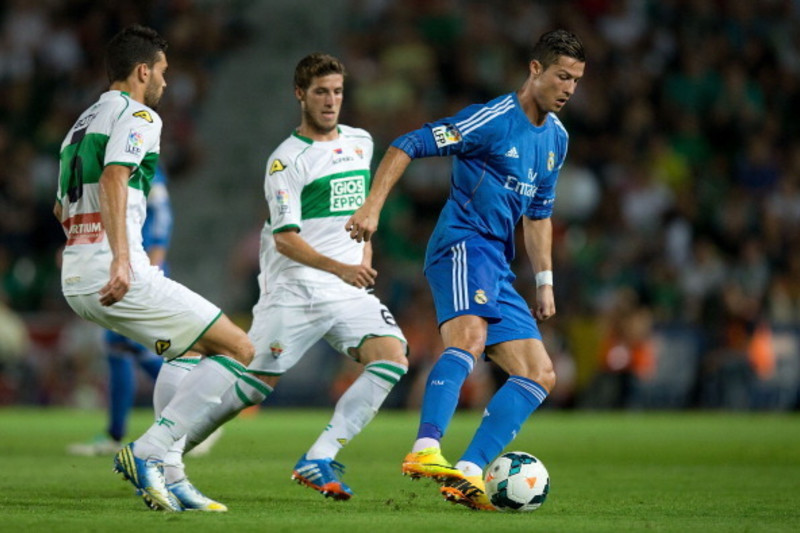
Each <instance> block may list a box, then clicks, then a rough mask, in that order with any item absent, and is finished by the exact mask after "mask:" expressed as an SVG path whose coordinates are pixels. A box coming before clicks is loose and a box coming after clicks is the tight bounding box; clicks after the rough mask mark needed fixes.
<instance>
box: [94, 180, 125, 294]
mask: <svg viewBox="0 0 800 533" xmlns="http://www.w3.org/2000/svg"><path fill="white" fill-rule="evenodd" d="M130 175H131V169H130V167H126V166H123V165H108V166H106V167H105V169H103V173H102V174H101V175H100V218H101V220H102V222H103V228H104V229H105V232H106V238H107V239H108V245H109V247H110V248H111V254H112V257H113V259H112V260H111V268H110V269H109V280H108V283H106V285H105V286H104V287H103V288H102V289H100V303H101V304H103V305H106V306H108V305H112V304H114V303H116V302H118V301H120V300H122V298H123V297H124V296H125V294H126V293H127V292H128V289H130V285H131V264H130V253H129V249H128V230H127V222H126V216H125V213H126V208H127V203H128V179H129V178H130Z"/></svg>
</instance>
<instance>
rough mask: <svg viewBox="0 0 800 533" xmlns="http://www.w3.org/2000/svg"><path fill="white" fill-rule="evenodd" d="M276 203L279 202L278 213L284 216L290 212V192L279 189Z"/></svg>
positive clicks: (276, 194)
mask: <svg viewBox="0 0 800 533" xmlns="http://www.w3.org/2000/svg"><path fill="white" fill-rule="evenodd" d="M275 201H277V202H278V212H279V213H280V214H281V215H283V214H284V213H288V212H289V191H287V190H286V189H279V190H278V192H276V193H275Z"/></svg>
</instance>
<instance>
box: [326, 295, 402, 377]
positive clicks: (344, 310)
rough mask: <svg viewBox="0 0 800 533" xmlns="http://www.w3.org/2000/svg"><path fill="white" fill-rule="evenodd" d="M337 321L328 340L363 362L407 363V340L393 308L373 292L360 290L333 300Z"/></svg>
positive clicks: (332, 306) (336, 347) (327, 334)
mask: <svg viewBox="0 0 800 533" xmlns="http://www.w3.org/2000/svg"><path fill="white" fill-rule="evenodd" d="M331 312H332V313H333V316H334V317H335V321H334V323H333V325H332V326H331V328H330V329H329V330H328V331H327V332H326V333H325V340H326V341H327V342H328V343H329V344H330V345H331V346H332V347H333V348H334V349H335V350H337V351H339V352H340V353H343V354H345V355H347V356H349V357H351V358H353V359H355V360H356V361H358V362H360V363H362V364H368V363H370V362H372V361H377V360H389V361H396V362H402V363H405V362H406V361H405V359H406V354H407V352H408V341H406V337H405V335H403V332H402V330H401V329H400V326H398V325H397V322H396V321H395V319H394V315H392V313H391V311H389V309H388V308H387V307H386V306H385V305H383V303H381V301H380V300H379V299H378V298H376V297H375V296H374V295H372V294H370V293H367V292H365V291H360V292H359V293H358V294H357V295H355V296H354V297H350V298H346V299H345V298H343V299H341V300H339V301H335V302H331Z"/></svg>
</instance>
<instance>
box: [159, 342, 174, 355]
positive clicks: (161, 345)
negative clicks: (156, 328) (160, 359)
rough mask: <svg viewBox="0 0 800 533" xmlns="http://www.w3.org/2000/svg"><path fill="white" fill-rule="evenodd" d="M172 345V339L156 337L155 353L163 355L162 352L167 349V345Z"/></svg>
mask: <svg viewBox="0 0 800 533" xmlns="http://www.w3.org/2000/svg"><path fill="white" fill-rule="evenodd" d="M170 346H172V341H171V340H169V339H167V340H164V339H158V340H157V341H156V354H158V355H164V352H166V351H167V350H169V347H170Z"/></svg>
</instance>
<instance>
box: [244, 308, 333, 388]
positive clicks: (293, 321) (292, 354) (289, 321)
mask: <svg viewBox="0 0 800 533" xmlns="http://www.w3.org/2000/svg"><path fill="white" fill-rule="evenodd" d="M329 327H330V320H329V319H328V318H327V317H326V316H325V313H324V309H321V308H320V306H316V305H310V302H308V301H307V300H306V301H302V300H298V299H295V298H293V297H292V295H290V294H271V295H269V296H267V297H265V298H262V300H261V301H259V303H258V304H256V306H255V307H254V308H253V323H252V325H251V326H250V330H249V332H248V336H249V337H250V340H251V341H252V343H253V346H254V347H255V356H254V357H253V362H252V363H250V365H249V367H248V370H249V371H250V372H251V373H253V374H256V375H265V376H280V375H283V374H284V373H285V372H286V371H288V370H289V369H290V368H292V367H293V366H294V365H295V364H297V362H298V361H299V360H300V359H301V358H302V357H303V355H305V353H306V352H307V351H308V349H309V348H311V346H312V345H313V344H314V343H316V342H317V341H318V340H320V339H321V338H322V337H323V335H324V334H325V332H326V331H327V329H328V328H329Z"/></svg>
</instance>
